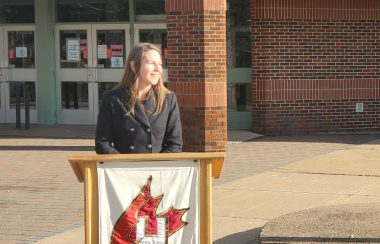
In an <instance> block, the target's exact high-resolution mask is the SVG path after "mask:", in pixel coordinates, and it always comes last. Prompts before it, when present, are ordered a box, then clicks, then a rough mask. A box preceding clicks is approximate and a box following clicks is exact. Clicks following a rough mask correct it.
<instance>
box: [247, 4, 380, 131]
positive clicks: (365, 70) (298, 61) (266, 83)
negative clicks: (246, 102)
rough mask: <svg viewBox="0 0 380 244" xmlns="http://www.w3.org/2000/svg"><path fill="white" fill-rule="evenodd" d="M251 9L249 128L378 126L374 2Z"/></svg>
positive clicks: (379, 20)
mask: <svg viewBox="0 0 380 244" xmlns="http://www.w3.org/2000/svg"><path fill="white" fill-rule="evenodd" d="M251 6H253V7H252V29H251V30H252V51H253V54H252V61H253V62H252V63H253V67H252V78H253V79H252V94H253V131H255V132H259V133H265V134H289V133H293V134H294V133H314V132H331V131H336V132H337V131H339V132H341V131H373V130H379V128H380V109H379V108H380V42H379V40H380V1H372V0H363V1H359V0H335V1H328V0H310V1H296V0H266V1H264V0H252V2H251ZM357 102H360V103H363V104H364V112H355V104H356V103H357Z"/></svg>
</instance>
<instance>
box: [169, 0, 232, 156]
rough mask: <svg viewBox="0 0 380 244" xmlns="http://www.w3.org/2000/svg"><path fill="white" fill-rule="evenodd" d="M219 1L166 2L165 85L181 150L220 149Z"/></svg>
mask: <svg viewBox="0 0 380 244" xmlns="http://www.w3.org/2000/svg"><path fill="white" fill-rule="evenodd" d="M223 2H224V1H220V0H218V1H217V0H213V1H199V0H197V1H194V2H191V1H187V0H186V1H185V0H170V1H167V2H166V4H167V5H166V10H167V28H168V50H169V53H168V78H169V83H168V86H169V89H171V90H173V91H174V92H175V93H176V94H177V97H178V101H179V105H180V109H181V119H182V125H183V139H184V151H225V150H226V142H227V99H226V97H227V95H226V77H227V73H226V29H225V26H226V20H225V18H226V12H225V6H224V5H223ZM190 3H191V4H190ZM190 5H191V6H190Z"/></svg>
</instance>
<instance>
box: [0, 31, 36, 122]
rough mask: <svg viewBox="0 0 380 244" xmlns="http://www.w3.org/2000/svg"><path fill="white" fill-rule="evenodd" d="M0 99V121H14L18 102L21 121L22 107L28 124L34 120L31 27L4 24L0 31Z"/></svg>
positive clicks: (34, 98) (23, 115) (34, 71)
mask: <svg viewBox="0 0 380 244" xmlns="http://www.w3.org/2000/svg"><path fill="white" fill-rule="evenodd" d="M0 32H1V35H0V38H1V42H0V46H1V52H0V58H1V59H0V66H1V72H0V80H1V85H0V89H1V91H0V102H1V105H0V106H1V110H0V113H1V121H0V122H3V123H15V122H16V106H17V102H19V104H20V117H21V123H23V122H24V121H25V106H26V105H27V106H28V107H29V116H30V117H29V119H30V123H35V122H36V121H37V110H36V69H35V45H34V26H4V27H3V28H1V30H0Z"/></svg>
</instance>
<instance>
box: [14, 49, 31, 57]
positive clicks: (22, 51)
mask: <svg viewBox="0 0 380 244" xmlns="http://www.w3.org/2000/svg"><path fill="white" fill-rule="evenodd" d="M26 57H28V49H27V47H16V58H26Z"/></svg>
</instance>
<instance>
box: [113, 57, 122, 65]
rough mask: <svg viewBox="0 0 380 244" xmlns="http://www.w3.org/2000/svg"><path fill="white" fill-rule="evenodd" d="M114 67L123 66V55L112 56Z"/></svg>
mask: <svg viewBox="0 0 380 244" xmlns="http://www.w3.org/2000/svg"><path fill="white" fill-rule="evenodd" d="M111 67H112V68H123V57H112V58H111Z"/></svg>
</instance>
